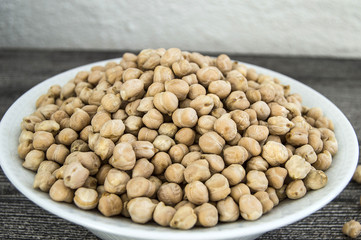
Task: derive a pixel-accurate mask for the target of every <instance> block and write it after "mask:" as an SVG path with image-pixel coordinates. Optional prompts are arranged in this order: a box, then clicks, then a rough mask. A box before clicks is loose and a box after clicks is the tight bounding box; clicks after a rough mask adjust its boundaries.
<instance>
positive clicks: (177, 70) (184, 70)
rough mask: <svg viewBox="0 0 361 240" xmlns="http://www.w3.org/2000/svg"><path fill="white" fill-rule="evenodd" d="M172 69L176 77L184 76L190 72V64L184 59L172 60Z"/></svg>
mask: <svg viewBox="0 0 361 240" xmlns="http://www.w3.org/2000/svg"><path fill="white" fill-rule="evenodd" d="M172 69H173V72H174V74H175V75H176V76H177V77H184V76H186V75H188V74H189V73H191V72H192V66H191V64H190V63H189V62H188V61H187V60H185V59H182V60H179V61H177V62H174V63H173V64H172Z"/></svg>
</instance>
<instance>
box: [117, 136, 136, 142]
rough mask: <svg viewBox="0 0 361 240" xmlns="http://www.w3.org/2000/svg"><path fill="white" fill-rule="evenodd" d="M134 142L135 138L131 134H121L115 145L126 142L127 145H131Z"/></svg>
mask: <svg viewBox="0 0 361 240" xmlns="http://www.w3.org/2000/svg"><path fill="white" fill-rule="evenodd" d="M135 141H137V137H136V136H134V135H133V134H130V133H126V134H123V135H122V136H121V137H120V138H119V140H118V142H117V143H123V142H127V143H130V144H133V143H134V142H135Z"/></svg>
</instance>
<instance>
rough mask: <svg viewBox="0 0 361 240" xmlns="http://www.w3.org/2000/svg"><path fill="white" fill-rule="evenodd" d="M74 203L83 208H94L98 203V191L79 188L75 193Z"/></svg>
mask: <svg viewBox="0 0 361 240" xmlns="http://www.w3.org/2000/svg"><path fill="white" fill-rule="evenodd" d="M74 203H75V205H76V206H78V207H79V208H81V209H84V210H89V209H94V208H96V207H97V205H98V193H97V191H95V190H94V189H90V188H84V187H81V188H78V189H77V190H76V191H75V193H74Z"/></svg>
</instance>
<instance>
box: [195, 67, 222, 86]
mask: <svg viewBox="0 0 361 240" xmlns="http://www.w3.org/2000/svg"><path fill="white" fill-rule="evenodd" d="M196 74H197V78H198V81H199V82H200V83H201V84H202V85H203V86H205V87H208V85H209V84H210V83H211V82H213V81H216V80H220V79H222V78H223V75H222V73H221V71H219V69H218V68H216V67H202V68H200V69H199V70H198V71H197V73H196Z"/></svg>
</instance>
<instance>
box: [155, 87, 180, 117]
mask: <svg viewBox="0 0 361 240" xmlns="http://www.w3.org/2000/svg"><path fill="white" fill-rule="evenodd" d="M153 104H154V107H156V108H157V109H158V110H159V111H160V112H161V113H163V114H168V115H171V114H172V113H173V112H174V111H175V110H176V109H177V107H178V98H177V96H176V95H174V93H172V92H161V93H157V94H155V96H154V99H153Z"/></svg>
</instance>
